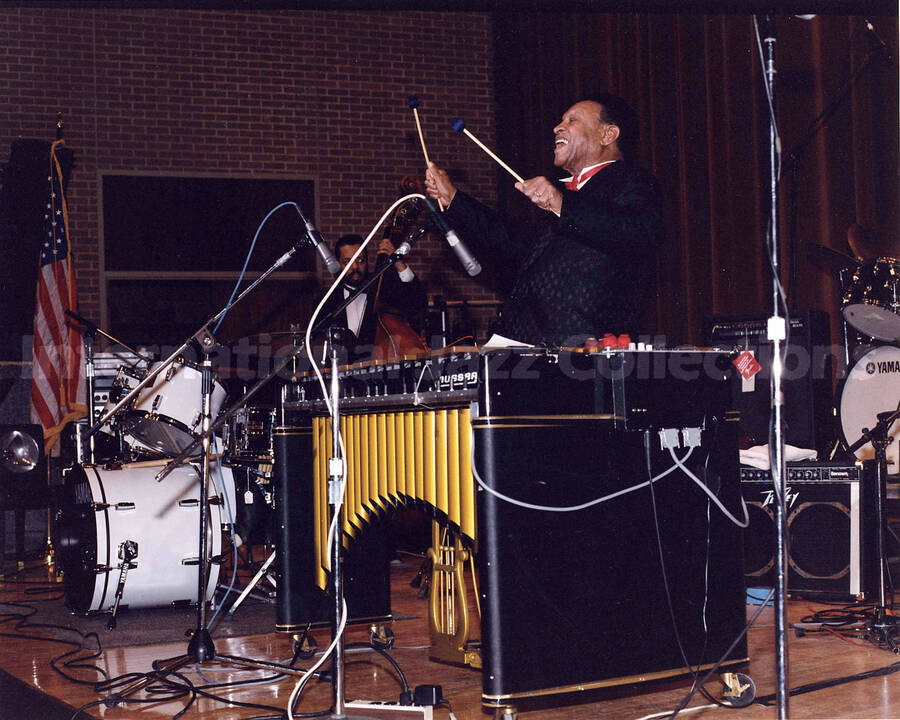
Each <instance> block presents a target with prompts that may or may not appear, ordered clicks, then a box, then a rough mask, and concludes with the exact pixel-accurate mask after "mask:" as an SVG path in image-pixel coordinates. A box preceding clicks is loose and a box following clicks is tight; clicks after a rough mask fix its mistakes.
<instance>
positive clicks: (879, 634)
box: [848, 410, 900, 653]
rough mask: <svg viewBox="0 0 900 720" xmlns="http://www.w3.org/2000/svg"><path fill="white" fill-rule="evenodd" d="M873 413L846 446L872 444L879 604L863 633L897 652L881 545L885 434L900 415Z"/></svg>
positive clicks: (896, 625) (899, 625) (852, 448)
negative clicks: (873, 417)
mask: <svg viewBox="0 0 900 720" xmlns="http://www.w3.org/2000/svg"><path fill="white" fill-rule="evenodd" d="M876 417H877V420H878V422H876V423H875V426H874V427H873V428H872V429H871V430H870V429H869V428H863V434H862V436H861V437H860V438H859V439H858V440H857V441H856V442H854V443H853V444H852V445H850V447H849V448H848V450H849V451H850V452H851V453H853V452H856V451H857V450H858V449H859V448H861V447H862V446H863V445H865V444H866V443H868V442H871V443H872V447H873V448H875V552H876V554H877V556H878V605H877V606H876V607H875V611H874V614H873V617H872V620H871V621H870V622H869V624H868V626H867V627H866V635H867V637H869V638H871V639H873V640H874V641H875V642H876V643H877V644H884V645H887V646H888V647H889V648H890V649H891V651H892V652H894V653H900V646H898V644H897V641H896V639H895V637H894V636H895V635H897V633H898V632H900V623H898V620H897V618H896V617H894V616H893V615H892V614H891V608H889V607H888V603H887V578H888V574H889V573H890V571H891V569H890V567H889V565H888V559H887V552H886V551H885V547H884V526H885V523H886V522H887V518H886V517H885V513H884V495H885V487H886V482H887V446H888V445H890V444H891V442H892V441H893V439H894V438H892V437H890V436H888V430H890V427H891V425H893V423H894V422H895V421H896V420H897V419H900V410H894V411H891V412H883V413H878V415H877V416H876Z"/></svg>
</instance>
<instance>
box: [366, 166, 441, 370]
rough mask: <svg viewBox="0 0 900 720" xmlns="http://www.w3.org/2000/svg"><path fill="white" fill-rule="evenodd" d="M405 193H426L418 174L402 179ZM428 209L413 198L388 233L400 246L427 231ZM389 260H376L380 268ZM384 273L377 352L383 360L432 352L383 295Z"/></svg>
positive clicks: (382, 256)
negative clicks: (423, 219)
mask: <svg viewBox="0 0 900 720" xmlns="http://www.w3.org/2000/svg"><path fill="white" fill-rule="evenodd" d="M400 190H401V194H402V195H407V194H409V193H412V192H418V193H423V194H424V189H423V188H422V184H421V182H420V181H419V179H418V178H416V177H413V176H410V175H407V176H405V177H403V178H402V179H401V181H400ZM423 215H424V210H423V207H422V205H421V204H420V203H419V201H417V200H413V201H410V202H408V203H406V204H404V205H403V206H401V207H400V208H398V209H397V211H396V212H395V213H394V217H393V219H392V220H391V223H390V224H389V225H388V226H387V227H386V228H385V232H384V237H386V238H388V239H389V240H390V241H391V244H392V245H393V246H394V247H395V248H396V247H399V246H400V245H401V244H402V243H403V242H404V241H405V240H409V239H413V238H414V237H416V236H421V235H422V234H424V233H425V224H424V223H423V222H422V218H423ZM385 262H387V255H386V254H385V253H379V254H378V257H377V258H376V260H375V267H376V269H377V268H378V267H379V265H381V264H383V263H385ZM383 277H384V276H382V277H381V278H379V279H378V287H377V289H376V291H375V303H374V310H375V339H374V341H373V344H374V346H375V347H374V349H373V355H375V356H377V357H378V358H380V359H381V360H383V361H388V360H396V359H398V358H400V357H403V356H404V355H413V354H416V353H420V352H428V350H429V348H428V345H427V344H426V343H425V341H424V340H423V339H422V337H421V336H420V335H419V333H417V332H416V331H415V330H414V329H413V327H412V326H411V325H410V324H409V321H408V320H407V319H406V317H405V316H404V315H403V313H401V312H400V309H399V308H396V307H394V306H392V305H391V304H389V303H388V302H387V301H386V300H384V299H383V298H382V297H381V282H382V279H383Z"/></svg>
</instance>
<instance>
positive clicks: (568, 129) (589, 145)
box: [553, 100, 618, 175]
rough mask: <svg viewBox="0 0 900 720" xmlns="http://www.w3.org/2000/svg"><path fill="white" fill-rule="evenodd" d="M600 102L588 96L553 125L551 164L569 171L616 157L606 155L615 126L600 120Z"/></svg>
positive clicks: (576, 171) (611, 141)
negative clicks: (557, 123)
mask: <svg viewBox="0 0 900 720" xmlns="http://www.w3.org/2000/svg"><path fill="white" fill-rule="evenodd" d="M602 115H603V106H602V105H600V104H599V103H595V102H592V101H590V100H584V101H582V102H578V103H575V104H574V105H573V106H572V107H570V108H569V109H568V110H566V111H565V113H563V116H562V120H561V121H560V123H559V125H557V126H556V127H555V128H553V139H554V149H553V164H554V165H556V167H561V168H563V169H564V170H568V171H569V172H570V173H572V174H573V175H575V174H577V173H578V172H580V171H581V170H582V169H584V168H586V167H587V166H589V165H596V164H597V163H599V162H603V161H604V160H613V159H616V158H617V157H618V154H616V157H612V156H611V155H610V149H611V147H612V143H614V142H615V139H616V137H618V128H617V127H616V126H615V125H610V124H608V123H604V122H602V121H601V117H602Z"/></svg>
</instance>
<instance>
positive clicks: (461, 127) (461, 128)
mask: <svg viewBox="0 0 900 720" xmlns="http://www.w3.org/2000/svg"><path fill="white" fill-rule="evenodd" d="M450 125H451V126H452V127H453V129H454V130H456V132H458V133H464V134H465V135H466V137H468V138H469V139H470V140H471V141H472V142H474V143H475V144H476V145H477V146H478V147H480V148H481V149H482V150H484V151H485V152H486V153H487V154H488V155H490V156H491V157H492V158H493V159H494V160H495V161H496V162H497V164H498V165H500V167H502V168H503V169H504V170H506V172H508V173H509V174H510V175H512V176H513V177H514V178H515V179H516V180H518V181H519V182H520V183H523V182H525V179H524V178H523V177H522V176H521V175H519V173H517V172H516V171H515V170H513V169H512V168H511V167H510V166H509V165H507V164H506V163H505V162H503V161H502V160H501V159H500V158H499V157H497V154H496V153H495V152H494V151H493V150H491V149H490V148H489V147H488V146H487V145H485V144H484V143H483V142H481V140H479V139H478V138H477V137H475V136H474V135H473V134H472V133H470V132H469V130H468V129H467V128H466V124H465V123H464V122H463V121H462V120H460V119H459V118H453V120H452V121H451V122H450ZM552 212H553V214H554V215H556V216H557V217H559V213H558V212H556V210H553V211H552Z"/></svg>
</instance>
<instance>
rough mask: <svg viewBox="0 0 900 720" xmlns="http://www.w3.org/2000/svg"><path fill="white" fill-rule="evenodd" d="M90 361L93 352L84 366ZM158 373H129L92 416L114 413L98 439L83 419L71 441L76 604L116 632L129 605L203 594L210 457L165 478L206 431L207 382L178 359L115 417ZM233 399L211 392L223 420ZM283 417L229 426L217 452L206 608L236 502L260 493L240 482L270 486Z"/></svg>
mask: <svg viewBox="0 0 900 720" xmlns="http://www.w3.org/2000/svg"><path fill="white" fill-rule="evenodd" d="M104 334H105V333H104ZM86 345H87V343H86ZM126 347H127V346H126ZM132 352H135V351H132ZM135 354H136V355H137V353H136V352H135ZM90 356H91V353H89V352H86V358H85V360H86V363H90V362H91V357H90ZM137 356H138V357H140V355H137ZM159 366H160V363H158V362H156V363H152V364H150V366H149V368H147V364H146V361H143V362H137V363H132V364H127V363H126V364H122V365H121V366H119V368H118V370H117V372H116V376H115V379H114V380H113V382H112V389H111V391H110V393H109V399H108V400H107V401H106V403H105V404H104V405H103V407H102V410H100V408H97V410H95V411H94V419H95V420H96V419H97V418H102V417H105V416H107V415H108V416H109V417H108V419H107V420H106V422H105V423H104V424H103V425H102V427H101V428H100V429H99V431H98V432H95V433H94V434H93V435H90V434H89V430H90V428H89V425H88V421H87V419H84V420H81V421H79V422H78V423H75V424H73V430H74V431H73V432H71V433H69V434H68V437H69V438H70V440H71V442H72V443H73V444H74V447H73V448H71V449H70V451H69V452H68V453H67V454H68V455H69V457H70V458H71V459H72V461H71V462H70V466H69V467H67V468H66V469H65V470H64V478H65V482H64V487H63V495H62V501H61V502H60V506H59V509H58V512H57V520H58V523H57V533H56V534H57V546H58V549H59V555H60V566H61V568H62V571H63V579H64V582H65V592H66V604H67V606H68V607H69V609H70V610H72V611H73V612H76V613H96V612H110V613H112V616H111V618H110V624H109V625H108V627H114V626H115V613H116V611H117V610H118V609H119V608H120V607H125V606H127V607H130V608H147V607H165V606H180V605H185V604H195V603H197V599H198V595H199V594H200V591H199V585H198V584H197V575H198V568H197V566H198V564H199V557H198V555H199V553H198V544H199V539H198V529H199V525H200V522H201V519H200V513H201V502H200V492H201V490H200V488H201V485H202V483H201V482H200V472H201V468H200V455H201V453H202V448H198V449H197V450H196V451H195V452H193V453H192V455H191V457H190V458H189V462H187V463H185V464H182V465H179V466H178V467H175V468H174V469H173V470H172V471H171V472H170V474H169V475H168V476H167V477H166V478H165V479H164V480H163V481H161V482H156V481H155V478H156V475H157V474H158V473H159V472H160V470H161V469H162V468H163V467H165V466H166V465H167V464H168V463H169V462H170V460H171V458H172V457H173V456H176V455H178V454H179V453H181V452H182V451H183V450H185V449H187V448H188V447H189V446H191V444H192V443H194V441H195V440H197V438H198V437H199V436H200V433H201V432H202V421H203V412H202V409H201V408H202V407H203V393H202V381H203V373H202V372H201V369H200V368H199V367H198V366H197V365H195V364H193V363H191V362H187V361H185V360H183V359H181V358H179V359H177V360H176V361H175V362H173V363H171V364H170V365H168V367H167V368H165V369H164V370H161V371H160V372H159V373H158V374H157V375H156V376H155V377H154V378H153V379H152V380H151V381H150V382H149V383H148V384H147V385H146V386H145V387H143V388H141V390H140V391H139V392H138V393H137V394H135V396H134V397H133V398H132V399H130V400H129V401H128V402H127V403H126V404H124V405H123V406H122V407H121V408H119V409H117V410H115V411H114V412H111V411H112V410H114V409H115V406H116V405H117V404H119V401H120V400H121V399H123V398H125V397H126V396H127V395H128V394H129V393H131V392H132V391H133V390H134V389H135V388H137V387H138V385H139V383H140V382H141V381H142V380H143V379H144V378H146V377H147V376H149V375H151V374H152V373H153V372H154V370H157V369H159ZM226 397H227V393H226V390H225V388H224V386H223V385H222V384H221V383H220V382H218V380H217V379H215V378H214V379H213V381H212V389H211V392H210V393H209V410H210V415H211V416H212V417H213V418H215V417H216V416H217V415H219V413H220V411H222V408H223V407H224V405H225V400H226ZM273 419H274V412H273V411H272V410H270V409H267V408H256V407H252V408H248V407H244V408H241V409H240V411H239V412H237V413H235V414H234V415H233V416H232V417H231V418H229V420H228V424H227V425H224V426H223V432H222V437H221V438H220V437H214V438H213V440H214V441H213V442H211V443H210V448H209V450H208V452H209V453H210V455H211V457H210V458H209V463H210V464H209V482H208V484H207V499H208V501H207V503H206V506H207V507H208V516H207V522H206V555H207V557H208V566H209V569H208V573H207V576H208V579H207V583H206V592H205V597H204V600H205V602H210V601H212V600H213V596H214V594H215V590H216V586H217V582H218V578H219V566H220V564H221V561H222V559H223V556H222V546H223V537H222V536H223V533H224V532H226V531H227V530H228V529H229V527H231V526H234V525H235V524H238V523H239V515H240V510H239V503H238V501H239V500H243V499H244V498H245V497H246V495H249V493H250V488H249V487H248V488H247V491H246V492H245V493H242V494H241V497H240V498H239V497H237V495H238V493H236V484H237V486H238V487H239V488H240V485H241V480H244V481H245V483H247V484H248V485H249V484H250V483H254V482H260V483H263V485H266V484H267V483H268V478H269V477H270V476H271V472H272V464H273V451H272V422H273ZM242 471H245V472H242ZM236 480H237V483H236ZM256 495H257V496H259V493H257V494H256ZM263 496H264V497H266V498H267V499H268V498H270V494H269V493H264V494H263ZM116 576H118V582H117V581H116V579H117V578H116Z"/></svg>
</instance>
